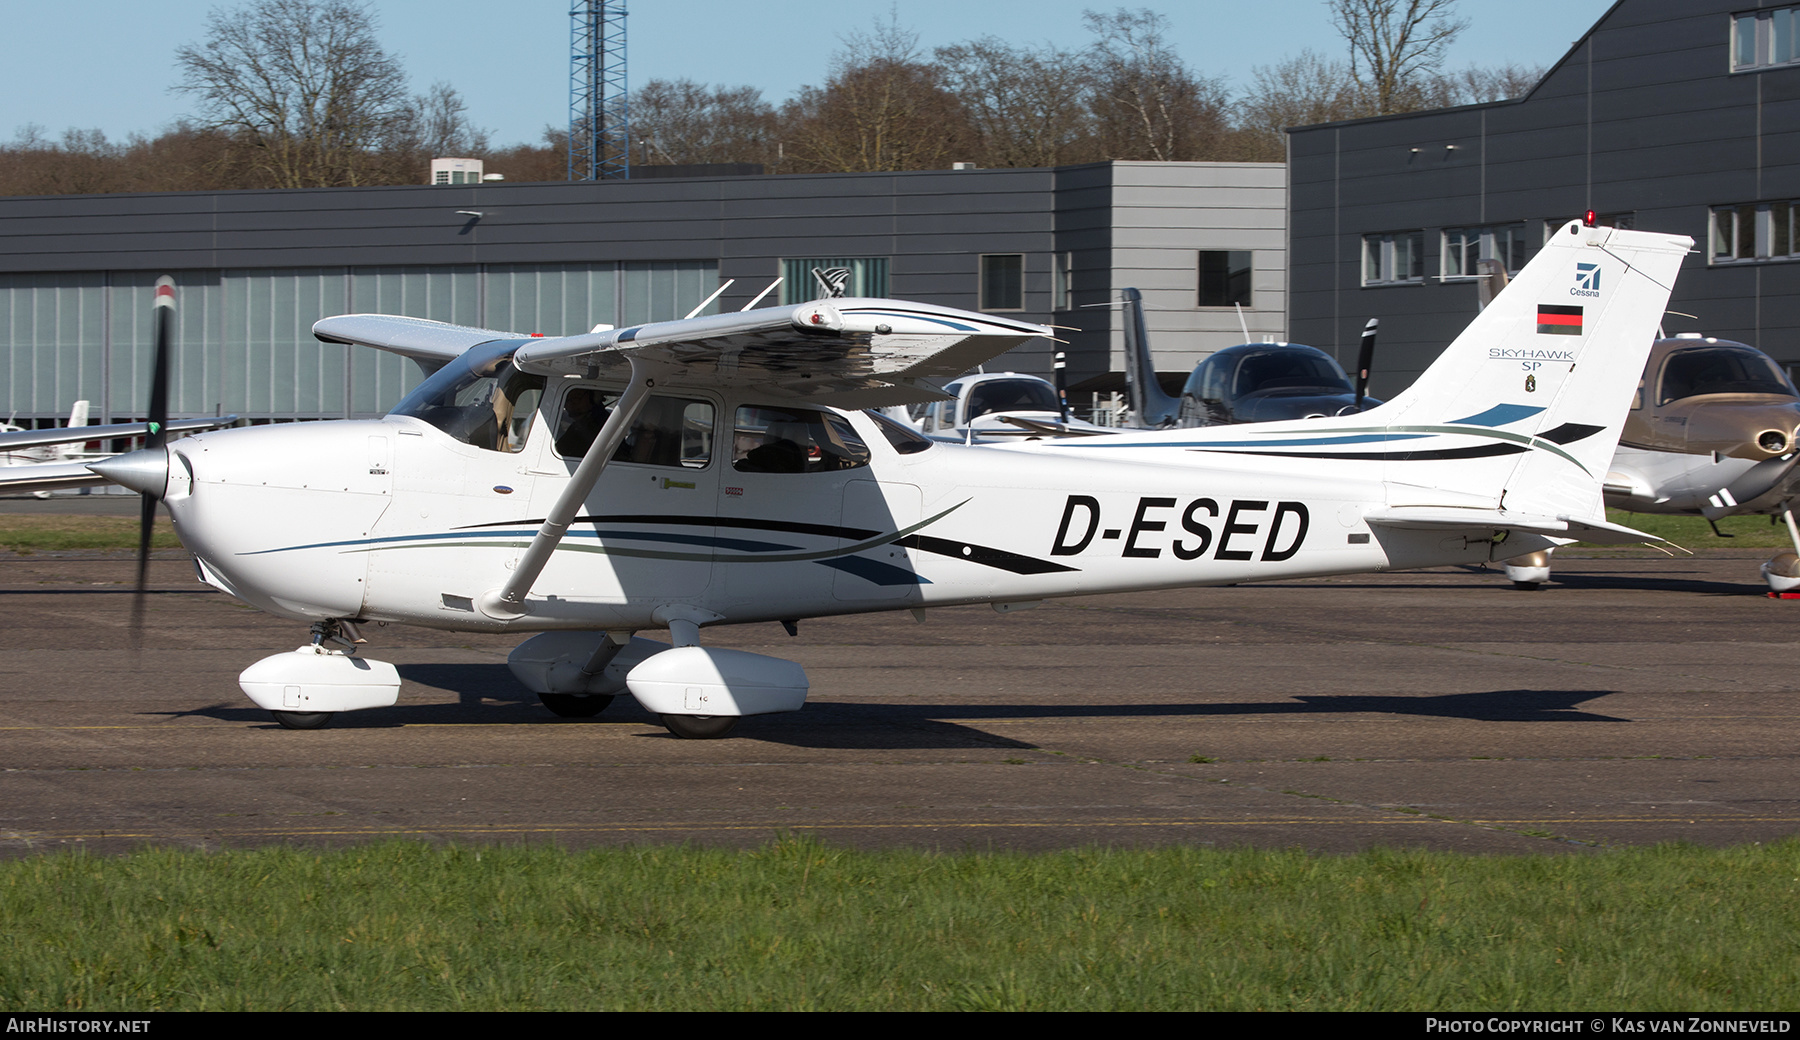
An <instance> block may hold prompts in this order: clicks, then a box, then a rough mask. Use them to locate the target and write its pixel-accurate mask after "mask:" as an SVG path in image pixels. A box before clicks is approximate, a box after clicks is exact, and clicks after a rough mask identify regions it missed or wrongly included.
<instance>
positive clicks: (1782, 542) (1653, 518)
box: [1582, 509, 1794, 549]
mask: <svg viewBox="0 0 1800 1040" xmlns="http://www.w3.org/2000/svg"><path fill="white" fill-rule="evenodd" d="M1606 518H1607V519H1608V520H1611V521H1612V522H1613V523H1615V524H1624V525H1625V526H1626V527H1629V528H1632V529H1633V530H1637V531H1642V532H1644V533H1645V534H1654V535H1660V536H1661V537H1663V538H1667V539H1668V540H1669V541H1671V542H1674V543H1675V544H1676V545H1679V546H1681V547H1682V548H1683V549H1791V548H1793V545H1794V543H1793V540H1792V539H1791V538H1789V537H1788V529H1787V524H1785V523H1782V522H1781V521H1780V519H1779V518H1777V520H1776V522H1775V523H1774V524H1771V523H1769V518H1768V517H1766V516H1728V517H1726V518H1725V519H1723V520H1720V521H1719V530H1721V531H1724V532H1725V533H1727V534H1729V535H1731V537H1730V538H1720V537H1719V536H1718V535H1716V534H1713V532H1712V528H1711V527H1709V526H1707V523H1706V518H1705V517H1700V516H1669V515H1664V514H1661V513H1627V512H1626V511H1624V510H1623V509H1608V510H1607V511H1606ZM1582 547H1583V548H1589V546H1587V545H1585V543H1583V545H1582ZM1609 548H1610V547H1609Z"/></svg>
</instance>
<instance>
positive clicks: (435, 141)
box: [406, 82, 489, 158]
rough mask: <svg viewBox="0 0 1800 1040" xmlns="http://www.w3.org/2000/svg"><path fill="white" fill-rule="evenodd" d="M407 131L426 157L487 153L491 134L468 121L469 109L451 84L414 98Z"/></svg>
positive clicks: (435, 87)
mask: <svg viewBox="0 0 1800 1040" xmlns="http://www.w3.org/2000/svg"><path fill="white" fill-rule="evenodd" d="M408 122H409V123H410V124H411V125H410V126H408V127H407V128H406V129H407V131H408V132H409V133H410V134H411V135H413V136H414V137H415V138H416V139H417V143H418V148H419V150H420V151H421V152H424V153H426V157H427V158H444V157H450V156H454V157H459V158H464V157H470V156H476V155H480V154H483V153H485V152H487V151H488V147H489V146H488V132H487V131H486V130H483V129H481V128H480V127H477V126H475V125H474V124H473V123H471V122H469V106H468V105H467V104H466V103H464V101H463V99H462V95H461V94H459V93H457V90H456V88H455V87H453V86H451V85H450V84H448V83H444V82H438V83H433V84H432V85H431V89H430V90H429V91H427V92H426V93H424V94H420V95H419V96H418V97H415V98H413V103H412V112H411V113H410V119H409V120H408Z"/></svg>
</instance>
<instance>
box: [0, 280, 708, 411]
mask: <svg viewBox="0 0 1800 1040" xmlns="http://www.w3.org/2000/svg"><path fill="white" fill-rule="evenodd" d="M173 276H174V278H175V284H176V292H177V301H176V302H177V305H176V312H175V313H176V332H175V339H176V343H175V351H174V355H173V357H172V358H171V363H170V384H169V410H170V413H171V414H172V415H174V416H176V417H182V416H191V415H213V414H221V413H225V414H229V413H235V414H237V415H240V416H243V417H244V418H247V419H253V420H257V419H261V420H268V419H337V418H355V417H372V416H378V415H382V414H385V413H386V412H387V411H388V410H389V409H390V408H392V407H393V406H394V404H395V403H396V402H397V401H399V400H400V398H401V397H402V396H403V395H404V394H405V393H406V392H407V391H408V390H410V389H412V388H413V386H415V385H417V383H418V382H419V378H420V372H419V369H418V366H416V365H414V364H413V363H412V362H410V361H408V360H406V359H405V358H402V357H400V356H398V355H395V354H388V353H386V352H383V351H378V350H370V349H368V348H366V347H345V346H341V345H335V344H324V343H320V342H319V341H318V340H316V339H314V338H313V335H312V324H313V322H315V321H318V320H319V319H320V318H325V317H330V316H331V315H334V314H354V313H374V314H404V315H408V316H411V317H416V318H430V319H433V320H436V321H447V322H454V323H456V324H460V325H474V326H477V327H481V328H493V329H503V330H508V331H515V332H519V333H522V334H529V333H534V332H539V333H543V334H544V335H547V336H561V335H569V334H573V333H577V332H586V331H587V330H589V329H591V328H592V327H594V326H595V325H597V324H607V325H621V326H623V325H637V324H642V323H644V322H650V321H667V320H670V319H674V318H680V317H683V316H684V315H686V314H687V312H688V311H690V310H692V309H693V308H694V306H695V305H696V304H698V303H699V302H700V301H701V300H703V299H705V298H706V296H707V295H708V294H709V293H710V292H712V290H713V289H714V288H715V287H716V286H717V284H718V264H717V263H716V262H715V261H710V260H706V261H698V260H696V261H646V262H633V263H594V264H530V265H527V264H512V265H500V264H494V265H467V266H454V267H352V268H345V267H325V268H285V269H269V268H264V269H241V270H224V271H185V272H183V271H178V272H174V273H173ZM155 281H156V275H155V274H153V273H146V272H137V271H129V272H118V271H115V272H101V273H89V272H82V273H71V274H55V273H52V274H0V366H3V367H0V409H3V410H4V412H5V413H6V414H9V415H13V416H15V417H16V419H15V421H20V420H24V421H27V422H29V421H31V420H36V419H52V418H59V417H67V415H68V414H69V407H70V405H71V404H72V403H73V402H75V401H77V400H87V401H88V402H89V404H90V408H91V410H92V414H93V417H94V420H93V421H95V422H118V421H124V420H127V419H132V418H140V417H141V416H142V413H143V410H144V407H145V404H146V402H148V400H149V397H150V368H151V363H152V350H151V342H150V301H151V296H152V292H153V288H154V285H155ZM702 313H707V314H712V313H717V304H713V305H711V306H709V307H708V308H707V309H706V310H705V311H703V312H702Z"/></svg>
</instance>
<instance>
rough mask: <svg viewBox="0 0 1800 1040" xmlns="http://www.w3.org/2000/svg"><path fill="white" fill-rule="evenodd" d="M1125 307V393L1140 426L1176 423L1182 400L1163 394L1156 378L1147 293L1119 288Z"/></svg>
mask: <svg viewBox="0 0 1800 1040" xmlns="http://www.w3.org/2000/svg"><path fill="white" fill-rule="evenodd" d="M1119 295H1120V296H1121V297H1123V298H1124V300H1125V306H1124V307H1123V308H1121V310H1120V315H1119V317H1120V319H1121V321H1122V322H1123V325H1124V332H1125V392H1126V395H1127V397H1128V399H1129V400H1130V402H1131V414H1132V417H1133V418H1134V420H1135V421H1136V423H1137V425H1139V426H1141V427H1143V428H1145V429H1148V430H1160V429H1164V428H1166V427H1170V426H1174V425H1175V422H1176V420H1177V419H1178V418H1179V417H1180V413H1181V402H1180V401H1178V400H1176V399H1175V398H1173V397H1170V396H1169V395H1168V394H1165V393H1163V388H1162V384H1161V383H1159V382H1157V381H1156V361H1155V360H1154V359H1153V358H1151V356H1150V336H1149V334H1148V333H1146V332H1145V331H1144V295H1143V294H1142V293H1140V292H1138V291H1137V290H1136V289H1120V290H1119Z"/></svg>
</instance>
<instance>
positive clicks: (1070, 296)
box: [1050, 253, 1075, 311]
mask: <svg viewBox="0 0 1800 1040" xmlns="http://www.w3.org/2000/svg"><path fill="white" fill-rule="evenodd" d="M1074 306H1075V254H1074V253H1057V254H1056V276H1055V278H1054V280H1052V281H1051V283H1050V309H1051V310H1058V311H1066V310H1068V309H1070V308H1071V307H1074Z"/></svg>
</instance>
